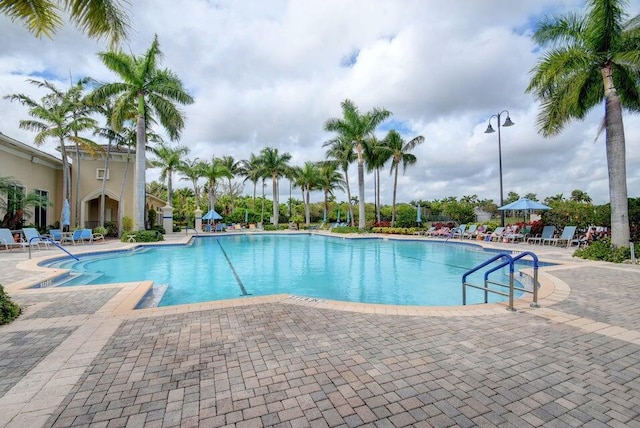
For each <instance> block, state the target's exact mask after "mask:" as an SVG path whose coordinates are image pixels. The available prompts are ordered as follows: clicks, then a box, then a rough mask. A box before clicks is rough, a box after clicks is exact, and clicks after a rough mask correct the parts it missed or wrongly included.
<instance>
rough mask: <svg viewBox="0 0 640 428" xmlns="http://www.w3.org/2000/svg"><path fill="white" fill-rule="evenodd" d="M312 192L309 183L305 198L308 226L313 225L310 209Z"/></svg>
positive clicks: (305, 215)
mask: <svg viewBox="0 0 640 428" xmlns="http://www.w3.org/2000/svg"><path fill="white" fill-rule="evenodd" d="M310 193H311V189H310V188H309V185H308V184H307V191H306V195H305V198H304V219H305V221H306V224H307V227H309V226H311V210H310V209H309V194H310Z"/></svg>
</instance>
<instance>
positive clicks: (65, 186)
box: [60, 138, 69, 226]
mask: <svg viewBox="0 0 640 428" xmlns="http://www.w3.org/2000/svg"><path fill="white" fill-rule="evenodd" d="M60 154H61V155H62V202H63V203H62V206H61V207H60V222H61V223H62V216H63V211H64V201H65V199H66V200H68V199H69V160H68V159H67V151H66V150H65V148H64V139H63V138H60ZM60 226H62V224H61V225H60Z"/></svg>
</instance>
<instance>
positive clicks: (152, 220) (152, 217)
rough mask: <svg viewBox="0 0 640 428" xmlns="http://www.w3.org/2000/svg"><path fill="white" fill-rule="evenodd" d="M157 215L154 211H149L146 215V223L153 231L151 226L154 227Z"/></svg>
mask: <svg viewBox="0 0 640 428" xmlns="http://www.w3.org/2000/svg"><path fill="white" fill-rule="evenodd" d="M157 216H158V214H157V213H156V210H149V212H148V213H147V221H148V222H149V226H150V227H151V228H152V229H153V226H155V225H156V219H157Z"/></svg>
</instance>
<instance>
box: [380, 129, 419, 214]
mask: <svg viewBox="0 0 640 428" xmlns="http://www.w3.org/2000/svg"><path fill="white" fill-rule="evenodd" d="M423 142H424V137H423V136H422V135H419V136H417V137H415V138H413V139H411V140H410V141H408V142H405V141H404V140H403V139H402V136H401V135H400V133H398V131H396V130H395V129H392V130H390V131H389V132H388V133H387V136H386V137H385V138H384V140H383V144H382V145H381V146H380V149H379V150H380V151H381V152H382V153H387V154H388V155H389V156H390V158H391V171H390V172H391V173H392V174H393V202H392V213H391V226H394V225H395V222H396V193H397V190H398V169H400V168H399V167H400V164H402V172H403V173H404V172H405V171H406V170H407V166H409V165H413V164H415V163H416V161H417V160H418V159H417V158H416V157H415V156H414V155H413V154H411V153H409V152H410V151H411V150H413V149H415V148H416V146H417V145H418V144H422V143H423ZM383 156H384V154H383Z"/></svg>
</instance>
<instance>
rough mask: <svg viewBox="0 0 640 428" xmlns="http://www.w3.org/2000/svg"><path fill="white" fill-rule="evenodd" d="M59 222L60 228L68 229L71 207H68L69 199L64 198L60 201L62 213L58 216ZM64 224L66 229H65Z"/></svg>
mask: <svg viewBox="0 0 640 428" xmlns="http://www.w3.org/2000/svg"><path fill="white" fill-rule="evenodd" d="M60 224H61V225H62V229H63V230H65V231H68V230H69V225H71V209H70V208H69V200H68V199H65V200H64V201H63V202H62V215H61V217H60ZM65 226H66V229H65Z"/></svg>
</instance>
